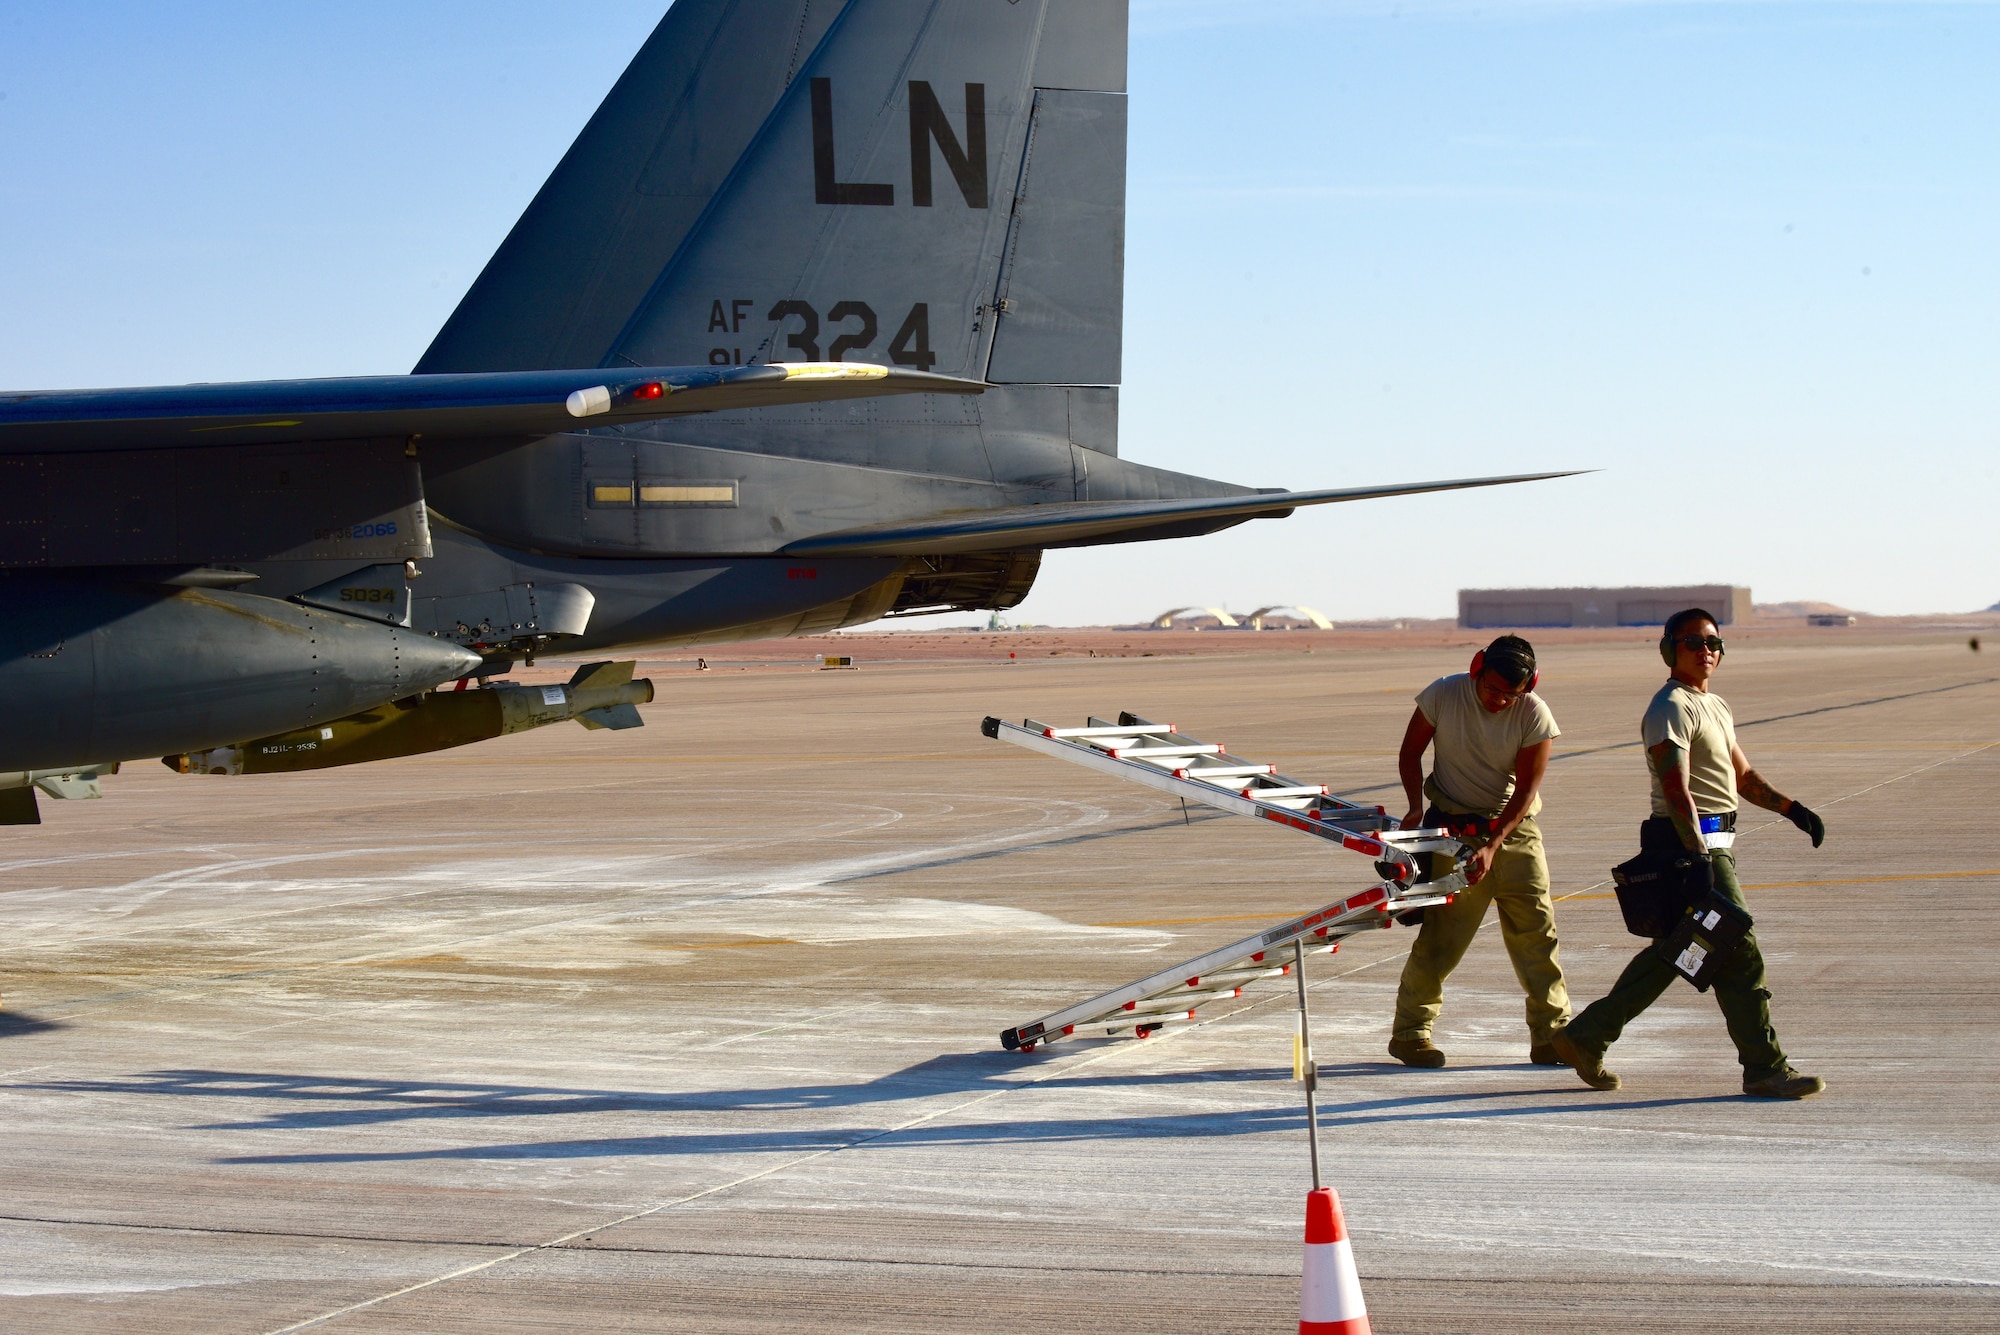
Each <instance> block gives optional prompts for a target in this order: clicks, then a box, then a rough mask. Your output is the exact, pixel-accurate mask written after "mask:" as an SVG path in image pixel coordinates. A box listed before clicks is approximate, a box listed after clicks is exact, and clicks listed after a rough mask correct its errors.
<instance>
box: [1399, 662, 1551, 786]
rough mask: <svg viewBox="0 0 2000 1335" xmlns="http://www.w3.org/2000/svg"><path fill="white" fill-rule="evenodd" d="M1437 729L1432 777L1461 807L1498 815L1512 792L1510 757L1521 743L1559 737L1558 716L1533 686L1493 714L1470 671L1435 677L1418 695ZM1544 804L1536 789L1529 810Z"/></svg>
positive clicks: (1432, 753)
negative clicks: (1481, 700) (1535, 691)
mask: <svg viewBox="0 0 2000 1335" xmlns="http://www.w3.org/2000/svg"><path fill="white" fill-rule="evenodd" d="M1417 708H1418V709H1421V710H1422V711H1423V712H1424V717H1425V718H1427V719H1429V720H1430V723H1431V726H1432V727H1434V728H1436V729H1437V739H1436V741H1435V742H1434V743H1433V744H1432V745H1433V747H1434V750H1433V751H1432V752H1431V779H1432V782H1433V783H1435V784H1436V786H1437V788H1438V789H1439V790H1440V791H1441V792H1442V793H1443V794H1444V795H1445V796H1446V797H1447V798H1449V799H1450V801H1449V802H1448V803H1444V804H1441V805H1446V806H1455V807H1456V808H1457V809H1458V810H1459V811H1460V812H1468V813H1477V814H1481V815H1497V814H1498V813H1499V811H1500V808H1502V807H1504V806H1506V805H1507V799H1508V798H1510V797H1512V796H1513V795H1514V758H1515V756H1517V755H1518V754H1519V753H1520V751H1521V748H1522V747H1524V746H1534V745H1535V744H1536V743H1538V742H1546V741H1548V740H1549V739H1550V738H1552V737H1560V736H1562V729H1561V728H1558V727H1557V726H1556V716H1555V715H1554V714H1552V713H1550V712H1549V707H1548V705H1547V704H1546V703H1544V702H1543V700H1542V697H1541V696H1539V695H1536V694H1534V693H1533V692H1532V691H1531V692H1529V693H1528V694H1526V695H1524V696H1522V697H1521V698H1520V699H1519V700H1516V701H1515V702H1514V703H1513V704H1511V705H1508V706H1507V707H1506V708H1505V709H1503V710H1501V711H1500V712H1499V713H1497V714H1495V713H1492V712H1491V711H1489V710H1488V709H1487V708H1486V706H1485V705H1482V704H1480V703H1479V690H1478V688H1477V687H1476V686H1474V685H1473V681H1472V677H1471V674H1469V673H1465V672H1461V673H1458V674H1457V675H1456V676H1451V677H1439V678H1438V679H1437V680H1436V681H1434V682H1432V683H1431V684H1430V685H1428V686H1426V687H1424V689H1423V690H1422V691H1420V692H1418V694H1417ZM1541 808H1542V798H1541V795H1540V794H1539V793H1537V794H1536V795H1535V800H1534V801H1533V802H1531V803H1529V805H1528V814H1529V815H1530V816H1532V815H1534V814H1535V813H1536V812H1537V811H1540V810H1541Z"/></svg>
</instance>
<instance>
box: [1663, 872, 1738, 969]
mask: <svg viewBox="0 0 2000 1335" xmlns="http://www.w3.org/2000/svg"><path fill="white" fill-rule="evenodd" d="M1752 926H1753V924H1752V922H1751V919H1750V915H1749V914H1747V913H1745V912H1744V911H1743V910H1742V909H1740V908H1738V907H1736V905H1735V904H1734V903H1732V902H1731V901H1730V900H1729V898H1728V897H1727V896H1725V895H1723V894H1722V892H1720V891H1718V890H1711V891H1709V892H1708V895H1707V897H1706V898H1705V899H1703V900H1702V901H1701V902H1700V903H1698V904H1696V905H1695V906H1694V907H1693V908H1691V909H1689V910H1688V911H1687V912H1686V913H1685V914H1683V915H1682V917H1681V920H1680V923H1679V924H1678V925H1677V926H1676V927H1675V928H1674V930H1673V931H1672V932H1670V933H1668V934H1667V940H1666V948H1667V950H1668V951H1669V952H1670V953H1671V960H1670V962H1671V963H1672V964H1673V966H1674V972H1675V973H1678V974H1679V975H1680V976H1681V977H1683V978H1685V979H1687V980H1688V981H1689V982H1690V983H1693V984H1694V987H1695V991H1697V992H1706V991H1708V987H1709V984H1710V983H1713V982H1714V981H1715V971H1716V970H1717V969H1720V968H1721V967H1722V965H1723V963H1724V962H1725V961H1726V960H1728V958H1729V957H1730V955H1731V954H1733V953H1734V952H1735V950H1736V947H1737V946H1739V945H1741V944H1742V943H1743V938H1744V937H1745V936H1747V935H1748V934H1749V932H1750V928H1751V927H1752Z"/></svg>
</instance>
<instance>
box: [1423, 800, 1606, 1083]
mask: <svg viewBox="0 0 2000 1335" xmlns="http://www.w3.org/2000/svg"><path fill="white" fill-rule="evenodd" d="M1488 904H1492V905H1495V906H1496V907H1497V908H1498V909H1499V912H1500V940H1501V943H1502V944H1504V945H1505V946H1506V947H1507V957H1508V958H1509V959H1511V960H1512V961H1513V962H1514V976H1515V977H1516V978H1518V979H1520V980H1521V990H1522V991H1524V992H1526V993H1527V994H1528V1005H1527V1015H1528V1035H1529V1040H1528V1041H1529V1042H1530V1043H1546V1042H1548V1041H1549V1037H1550V1035H1552V1034H1554V1033H1555V1031H1556V1030H1558V1029H1560V1028H1562V1027H1563V1026H1564V1025H1565V1024H1568V1023H1569V988H1568V987H1567V986H1566V985H1565V984H1564V982H1563V972H1562V962H1561V961H1560V960H1559V959H1558V958H1557V953H1556V951H1557V943H1556V915H1555V907H1554V905H1552V904H1551V903H1550V902H1549V864H1548V859H1547V858H1546V857H1545V856H1544V855H1543V853H1542V831H1541V827H1540V826H1538V825H1536V824H1535V819H1534V817H1532V816H1530V817H1529V818H1528V819H1526V820H1524V821H1522V822H1521V824H1520V825H1519V826H1518V827H1517V828H1516V829H1515V831H1514V833H1512V834H1511V835H1509V836H1507V842H1506V843H1504V844H1502V845H1500V852H1499V853H1498V854H1497V855H1496V856H1495V857H1494V859H1493V868H1492V870H1491V871H1489V872H1487V873H1486V876H1485V878H1484V879H1482V880H1481V881H1480V882H1479V884H1478V885H1474V886H1468V887H1466V888H1465V889H1464V890H1461V891H1459V892H1458V897H1457V898H1456V899H1454V900H1453V901H1452V902H1451V903H1449V904H1444V905H1440V906H1438V907H1434V908H1428V909H1425V910H1424V921H1423V926H1422V927H1421V928H1419V929H1418V931H1417V943H1416V944H1415V945H1414V946H1412V947H1411V948H1410V957H1409V959H1407V960H1405V961H1404V963H1403V981H1402V985H1401V986H1400V987H1399V988H1398V989H1397V991H1396V1030H1395V1037H1397V1038H1405V1039H1419V1038H1429V1037H1430V1033H1431V1025H1432V1024H1433V1023H1434V1022H1435V1021H1436V1020H1437V1017H1438V1011H1439V1010H1440V1009H1442V1007H1443V1005H1444V980H1445V979H1447V978H1449V977H1451V971H1452V970H1453V969H1456V968H1457V967H1458V962H1459V961H1460V960H1462V959H1464V958H1465V952H1466V948H1467V947H1469V946H1470V945H1471V944H1472V937H1473V934H1474V933H1475V932H1477V931H1478V930H1479V924H1480V922H1481V921H1482V920H1483V919H1484V918H1485V917H1486V906H1487V905H1488Z"/></svg>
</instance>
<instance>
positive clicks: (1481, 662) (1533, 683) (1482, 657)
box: [1472, 649, 1542, 695]
mask: <svg viewBox="0 0 2000 1335" xmlns="http://www.w3.org/2000/svg"><path fill="white" fill-rule="evenodd" d="M1484 671H1486V651H1485V650H1484V649H1481V650H1480V651H1479V652H1478V653H1476V654H1474V655H1473V656H1472V675H1473V676H1474V677H1477V676H1478V675H1479V674H1480V673H1482V672H1484ZM1541 684H1542V670H1541V669H1540V668H1536V669H1535V670H1534V671H1533V672H1530V673H1529V674H1528V684H1527V685H1525V686H1523V687H1522V688H1521V693H1522V694H1523V695H1526V694H1527V693H1528V692H1529V691H1532V690H1534V689H1535V687H1537V686H1539V685H1541Z"/></svg>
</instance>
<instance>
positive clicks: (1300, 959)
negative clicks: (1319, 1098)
mask: <svg viewBox="0 0 2000 1335" xmlns="http://www.w3.org/2000/svg"><path fill="white" fill-rule="evenodd" d="M1292 972H1293V973H1295V974H1297V975H1298V980H1299V1039H1300V1045H1301V1046H1302V1047H1303V1048H1304V1049H1305V1058H1304V1062H1305V1069H1304V1070H1303V1071H1302V1072H1301V1074H1302V1075H1304V1076H1305V1087H1306V1144H1308V1145H1310V1146H1311V1147H1312V1163H1313V1190H1314V1191H1318V1190H1319V1187H1320V1182H1319V1105H1318V1104H1317V1103H1316V1102H1314V1100H1313V1092H1314V1091H1315V1090H1317V1089H1318V1088H1319V1068H1318V1067H1317V1066H1316V1065H1314V1063H1313V1041H1312V1027H1311V1025H1309V1024H1308V1023H1307V1020H1306V948H1305V945H1304V943H1302V942H1301V941H1299V940H1298V939H1297V938H1294V939H1293V941H1292Z"/></svg>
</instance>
